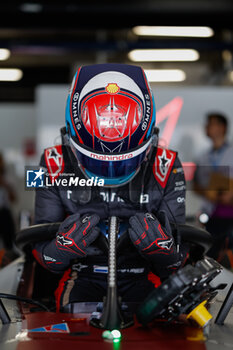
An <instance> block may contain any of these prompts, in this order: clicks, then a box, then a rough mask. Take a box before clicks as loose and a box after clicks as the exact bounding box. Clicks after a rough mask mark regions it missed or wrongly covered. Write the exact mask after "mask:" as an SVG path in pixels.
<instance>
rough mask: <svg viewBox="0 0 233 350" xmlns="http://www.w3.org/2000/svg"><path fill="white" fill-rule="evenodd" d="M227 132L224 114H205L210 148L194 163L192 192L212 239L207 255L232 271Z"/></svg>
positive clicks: (232, 178)
mask: <svg viewBox="0 0 233 350" xmlns="http://www.w3.org/2000/svg"><path fill="white" fill-rule="evenodd" d="M227 131H228V119H227V118H226V117H225V116H224V115H222V114H220V113H210V114H208V115H207V118H206V126H205V132H206V136H207V137H208V138H209V139H210V140H211V143H212V146H211V148H210V149H209V150H208V151H207V152H206V153H204V154H202V155H200V157H199V159H198V161H197V169H196V173H195V180H194V190H195V191H196V193H197V194H199V195H200V196H201V197H202V198H203V204H202V207H201V212H202V214H206V215H205V218H206V223H205V227H206V229H207V230H208V231H209V232H210V233H211V234H212V236H213V246H212V248H211V249H210V250H209V252H208V255H209V256H211V257H213V258H214V259H216V260H218V261H220V262H221V263H222V264H223V265H224V266H226V267H228V268H229V267H231V268H233V253H232V250H233V156H232V155H233V146H232V145H231V144H230V143H229V142H228V141H227ZM202 217H203V216H202Z"/></svg>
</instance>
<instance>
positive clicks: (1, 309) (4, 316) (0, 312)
mask: <svg viewBox="0 0 233 350" xmlns="http://www.w3.org/2000/svg"><path fill="white" fill-rule="evenodd" d="M0 319H1V321H2V324H7V323H11V319H10V316H9V315H8V312H7V311H6V309H5V306H4V305H3V302H2V300H1V299H0Z"/></svg>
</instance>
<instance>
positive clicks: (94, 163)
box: [33, 64, 187, 309]
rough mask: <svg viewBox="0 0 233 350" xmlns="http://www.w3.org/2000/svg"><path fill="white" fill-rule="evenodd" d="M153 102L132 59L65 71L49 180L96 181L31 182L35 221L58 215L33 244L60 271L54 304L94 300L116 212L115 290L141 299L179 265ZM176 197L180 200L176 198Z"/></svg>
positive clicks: (181, 215) (174, 186) (46, 157)
mask: <svg viewBox="0 0 233 350" xmlns="http://www.w3.org/2000/svg"><path fill="white" fill-rule="evenodd" d="M155 116H156V113H155V103H154V98H153V96H152V91H151V89H150V86H149V84H148V81H147V78H146V76H145V73H144V71H143V69H142V68H141V67H138V66H131V65H125V64H98V65H90V66H83V67H81V68H80V69H79V70H78V71H77V72H76V74H75V76H74V78H73V82H72V85H71V88H70V91H69V95H68V99H67V105H66V128H65V131H64V129H63V131H62V144H61V145H56V146H53V147H50V148H47V149H45V151H44V153H43V155H42V158H41V163H40V166H41V167H43V168H45V170H46V172H47V173H48V174H49V177H50V179H51V180H54V179H59V178H62V177H63V176H65V174H75V176H76V177H78V178H79V179H84V180H85V181H86V180H87V179H93V178H94V179H97V178H98V179H101V180H102V186H88V184H87V181H86V183H85V181H84V182H83V183H82V184H84V186H83V185H79V186H75V183H74V184H73V185H72V186H71V187H69V188H68V189H67V188H64V187H61V186H59V185H57V186H51V187H43V188H40V189H37V193H36V204H35V223H36V224H40V223H50V222H51V223H52V222H61V224H60V227H59V229H58V232H57V234H56V236H55V237H54V239H52V240H48V241H44V242H40V243H37V244H35V245H34V248H33V254H34V256H35V258H36V259H37V260H38V261H39V263H40V264H41V265H42V266H44V267H45V268H46V269H48V270H50V271H52V272H54V273H60V274H63V276H62V277H61V280H60V283H59V286H58V288H57V290H56V301H57V307H58V309H59V308H61V307H64V306H65V305H67V304H69V303H73V302H82V301H102V300H103V297H104V295H105V294H106V287H107V272H108V268H107V261H108V251H107V238H106V237H107V235H108V232H107V227H108V225H107V220H108V218H109V217H111V216H117V217H118V218H119V220H120V228H119V238H118V247H117V283H118V293H119V295H120V296H121V297H122V300H123V301H141V300H143V299H144V298H145V297H146V295H147V294H148V293H149V292H151V291H152V290H153V289H154V287H155V284H156V283H158V280H159V279H160V280H164V279H165V278H167V277H168V276H169V274H171V273H172V272H174V271H176V269H178V268H179V267H180V266H183V264H184V262H185V260H186V256H187V250H186V248H185V247H184V246H182V245H181V246H180V244H179V239H178V238H179V237H176V235H175V234H173V233H172V230H171V225H170V222H173V223H184V221H185V179H184V173H183V169H182V166H181V163H180V161H179V159H178V157H177V153H176V152H174V151H171V150H168V149H163V148H161V147H159V146H158V142H157V141H158V140H157V139H158V132H156V130H157V129H156V128H155ZM181 199H182V200H181Z"/></svg>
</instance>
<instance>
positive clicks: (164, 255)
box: [129, 211, 184, 279]
mask: <svg viewBox="0 0 233 350" xmlns="http://www.w3.org/2000/svg"><path fill="white" fill-rule="evenodd" d="M158 218H159V220H158V219H157V218H156V217H155V216H154V215H153V214H151V213H146V214H144V213H137V214H136V215H135V216H132V217H131V218H130V219H129V223H130V228H129V236H130V238H131V240H132V242H133V244H134V246H135V247H136V249H137V250H138V252H139V253H140V254H141V255H142V256H143V257H144V258H145V259H146V260H147V261H148V262H149V263H150V264H151V265H152V269H153V270H154V271H155V273H156V274H157V275H158V276H159V277H161V278H162V279H164V278H166V277H168V275H169V274H170V273H171V272H173V271H174V270H176V269H177V268H178V267H180V266H181V263H182V261H181V260H183V258H184V252H183V250H182V252H180V253H179V254H178V253H177V251H176V246H175V242H174V238H173V236H172V230H171V226H170V223H169V221H168V218H167V216H166V213H165V212H164V211H160V212H159V213H158Z"/></svg>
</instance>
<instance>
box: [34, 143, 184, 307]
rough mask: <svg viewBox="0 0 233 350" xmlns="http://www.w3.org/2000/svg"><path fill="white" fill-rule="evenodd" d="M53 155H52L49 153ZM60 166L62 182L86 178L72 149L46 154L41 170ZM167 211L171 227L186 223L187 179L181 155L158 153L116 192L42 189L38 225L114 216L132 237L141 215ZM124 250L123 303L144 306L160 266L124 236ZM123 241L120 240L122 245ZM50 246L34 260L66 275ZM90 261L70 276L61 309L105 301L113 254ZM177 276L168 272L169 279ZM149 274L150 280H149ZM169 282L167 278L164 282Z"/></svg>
mask: <svg viewBox="0 0 233 350" xmlns="http://www.w3.org/2000/svg"><path fill="white" fill-rule="evenodd" d="M48 151H49V152H48ZM52 162H53V165H54V164H55V165H56V164H57V165H58V171H57V173H56V176H57V179H59V178H62V177H63V176H64V174H69V173H72V174H75V176H78V177H79V179H81V178H85V177H84V175H83V173H82V171H81V170H80V168H79V167H77V166H72V164H77V161H76V159H75V158H74V156H73V154H72V152H71V150H70V148H69V147H68V146H64V145H62V146H55V147H51V148H50V149H47V150H45V153H44V154H43V155H42V158H41V163H40V165H41V166H43V167H45V168H46V169H47V170H48V172H50V165H51V164H52ZM160 210H164V211H165V212H166V214H167V216H168V218H169V220H170V221H171V222H177V223H184V222H185V179H184V173H183V169H182V165H181V163H180V161H179V159H178V157H177V153H176V152H173V151H170V150H163V149H161V148H159V147H158V148H154V150H153V152H151V156H150V159H149V160H147V161H145V162H144V163H143V164H142V166H141V169H140V171H139V172H138V173H137V175H136V176H135V177H134V179H133V180H131V181H130V183H128V184H126V185H124V186H121V187H115V188H106V187H98V186H96V187H94V186H92V187H80V186H79V187H77V188H74V187H71V188H70V187H69V188H64V187H63V188H61V187H59V186H54V187H48V188H41V189H37V193H36V204H35V223H36V224H40V223H49V222H51V223H52V222H58V221H63V220H64V219H65V218H66V217H67V216H68V215H71V214H74V213H80V215H83V214H93V213H96V214H97V215H99V217H100V218H101V220H102V224H101V225H102V226H101V230H102V231H104V229H103V227H104V220H106V219H107V218H108V217H110V216H113V215H115V216H117V217H119V218H121V219H122V221H123V222H124V224H122V229H121V231H127V224H128V219H129V218H130V217H131V216H132V215H134V214H135V213H136V212H137V211H141V212H151V213H154V214H155V215H156V213H157V211H160ZM122 237H124V238H125V239H122V242H121V243H122V244H120V245H119V249H118V252H117V268H118V275H117V281H118V291H119V294H120V295H121V296H122V298H123V300H125V301H127V300H130V301H139V300H142V299H143V298H145V296H146V295H147V294H148V293H149V292H150V291H151V290H152V289H153V288H154V284H153V283H152V282H151V280H152V279H151V276H152V275H151V271H152V272H155V273H156V275H159V266H150V265H149V264H148V262H147V261H146V260H145V259H143V257H141V256H140V255H139V253H138V252H137V251H136V249H135V247H134V246H133V244H132V243H131V241H130V239H129V238H127V232H125V233H122ZM120 240H121V238H120V239H119V241H120ZM47 243H48V242H42V243H39V244H36V245H35V247H34V248H35V249H34V256H35V257H36V258H37V260H38V261H39V262H40V263H41V264H42V265H43V266H44V267H46V268H47V269H49V270H50V271H52V272H55V273H56V272H60V273H61V272H64V271H61V270H60V269H59V264H58V263H57V262H56V261H53V259H52V257H48V256H45V255H43V250H44V247H45V245H46V244H47ZM99 254H100V255H97V256H91V255H90V256H87V257H85V258H79V259H77V260H75V261H73V264H71V266H70V267H69V268H68V269H67V270H66V271H65V272H64V275H63V277H62V278H61V282H60V285H59V287H58V289H57V295H56V296H57V304H60V305H65V304H67V303H69V302H74V301H102V298H103V296H104V295H105V292H106V276H107V252H106V251H103V252H102V253H99ZM169 273H171V272H170V271H169V269H168V274H169ZM148 274H149V276H150V277H149V279H148ZM160 277H161V278H165V277H166V276H160Z"/></svg>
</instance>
